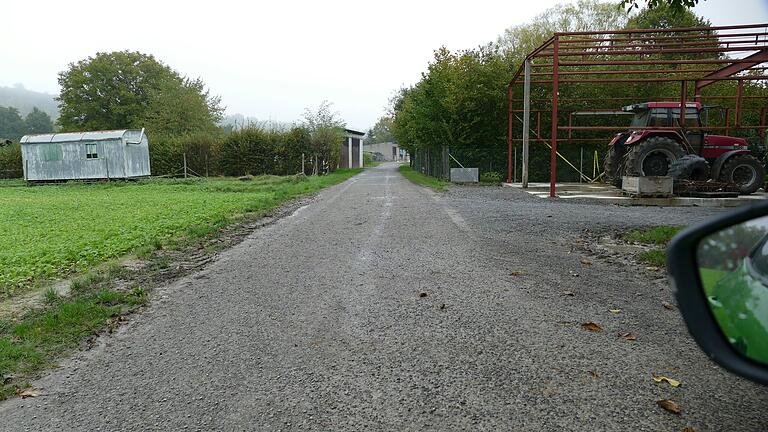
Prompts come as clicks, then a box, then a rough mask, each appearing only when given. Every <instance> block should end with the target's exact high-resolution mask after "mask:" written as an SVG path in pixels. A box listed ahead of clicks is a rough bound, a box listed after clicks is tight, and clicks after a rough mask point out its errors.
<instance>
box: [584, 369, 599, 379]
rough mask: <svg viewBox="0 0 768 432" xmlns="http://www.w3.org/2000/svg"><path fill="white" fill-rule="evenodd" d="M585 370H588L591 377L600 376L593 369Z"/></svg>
mask: <svg viewBox="0 0 768 432" xmlns="http://www.w3.org/2000/svg"><path fill="white" fill-rule="evenodd" d="M587 372H589V374H590V375H592V378H600V375H598V374H597V372H595V371H593V370H591V371H587Z"/></svg>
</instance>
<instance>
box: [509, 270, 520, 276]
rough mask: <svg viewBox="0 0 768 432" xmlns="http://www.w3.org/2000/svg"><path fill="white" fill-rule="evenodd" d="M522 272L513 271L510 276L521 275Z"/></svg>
mask: <svg viewBox="0 0 768 432" xmlns="http://www.w3.org/2000/svg"><path fill="white" fill-rule="evenodd" d="M522 274H523V272H521V271H513V272H511V273H509V275H510V276H521V275H522Z"/></svg>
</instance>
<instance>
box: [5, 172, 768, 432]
mask: <svg viewBox="0 0 768 432" xmlns="http://www.w3.org/2000/svg"><path fill="white" fill-rule="evenodd" d="M714 212H715V211H714V210H708V209H699V208H686V209H680V208H678V209H659V208H628V207H616V206H606V205H589V204H583V203H568V202H562V201H551V200H547V199H539V198H535V197H531V196H529V195H527V194H525V193H524V192H521V191H519V190H512V189H502V188H490V187H453V188H451V190H450V191H449V192H446V193H442V194H438V193H434V192H432V191H431V190H428V189H425V188H422V187H419V186H415V185H413V184H411V183H409V182H408V181H407V180H405V179H404V178H402V177H401V176H400V175H399V174H398V173H397V172H396V166H395V165H394V164H386V165H382V166H379V167H378V168H375V169H370V170H367V171H365V172H364V173H362V174H360V175H358V176H356V177H354V178H353V179H351V180H349V181H347V182H345V183H343V184H341V185H338V186H335V187H333V188H330V189H327V190H325V191H323V192H322V193H320V194H319V196H318V197H317V198H316V199H315V200H314V201H313V202H312V203H311V204H309V205H308V206H306V207H304V208H301V209H300V210H299V211H297V212H296V213H295V214H293V215H292V216H289V217H286V218H284V219H282V220H281V221H279V222H277V223H276V224H273V225H271V226H269V227H266V228H263V229H259V230H257V231H255V232H254V233H253V234H252V235H250V236H249V237H248V238H246V239H245V241H243V242H242V243H240V244H239V245H237V246H236V247H234V248H232V249H230V250H228V251H226V252H224V253H222V254H221V256H220V258H219V259H217V260H216V261H215V262H213V263H211V264H210V265H209V266H208V267H207V268H206V269H205V270H203V271H202V272H199V273H196V274H193V275H191V276H189V277H186V278H184V279H181V280H179V281H177V282H176V283H174V284H172V285H171V286H168V287H165V288H163V289H162V290H160V291H158V292H156V300H155V301H154V303H153V305H152V307H150V308H149V309H148V310H147V312H145V313H143V314H141V315H138V316H135V317H133V318H132V320H131V322H130V323H129V324H128V325H127V326H125V327H123V328H122V329H121V330H120V331H119V332H117V333H116V334H115V335H113V336H109V337H104V338H102V340H101V344H100V346H98V347H97V348H94V349H92V350H90V351H87V352H82V353H79V354H77V355H75V356H74V358H73V359H72V360H69V361H67V362H66V363H65V364H64V365H63V366H62V367H61V368H59V369H57V370H55V371H53V372H51V373H50V374H48V375H47V376H46V377H44V378H42V379H41V380H39V381H37V382H35V383H34V386H35V387H37V388H40V389H41V391H42V392H43V393H44V395H43V396H40V397H37V398H29V399H24V400H22V399H13V400H9V401H6V402H4V403H2V404H0V430H89V431H97V430H184V429H186V430H531V431H543V430H547V431H548V430H556V431H570V430H577V431H583V430H590V431H603V430H616V431H619V430H621V431H624V430H633V431H641V430H642V431H681V430H683V428H684V427H686V426H691V427H694V428H695V430H696V431H698V432H701V431H709V430H711V431H718V430H728V431H764V430H766V429H768V409H767V407H768V391H767V390H766V389H765V388H763V387H760V386H757V385H753V384H751V383H749V382H747V381H744V380H741V379H739V378H736V377H735V376H732V375H730V374H729V373H727V372H725V371H723V370H721V369H719V368H718V367H716V366H715V365H714V364H713V363H711V362H710V361H708V360H707V359H706V357H705V356H704V355H703V354H702V353H701V352H700V351H699V350H698V348H697V347H696V346H695V345H694V343H693V341H692V340H691V338H690V337H689V336H688V334H687V331H686V330H685V328H684V325H683V322H682V320H681V318H680V317H679V313H678V311H676V310H668V309H665V308H664V307H662V303H663V302H673V300H672V294H671V292H670V290H669V288H668V286H667V284H666V281H665V279H664V278H663V274H662V273H659V272H653V271H648V270H645V269H644V268H643V267H638V266H633V265H620V264H615V263H609V262H605V261H602V260H600V259H598V258H594V257H593V258H590V260H591V261H592V264H591V265H586V264H583V263H581V262H580V261H581V260H582V259H583V258H584V255H583V254H582V252H581V249H579V248H578V247H575V246H574V244H576V243H578V239H579V236H580V233H581V232H582V231H583V230H584V229H586V228H589V229H592V230H603V229H605V230H608V229H615V228H621V227H626V226H637V225H651V224H659V223H664V224H685V223H689V222H692V221H694V220H699V219H702V218H704V217H706V216H708V215H711V214H713V213H714ZM513 272H521V273H520V274H517V273H515V274H517V275H516V276H513V275H512V273H513ZM575 275H578V276H575ZM566 291H570V292H571V293H573V295H564V292H566ZM616 308H620V309H622V310H621V312H620V313H612V312H610V311H609V309H616ZM587 321H591V322H595V323H598V324H600V325H601V326H602V327H603V328H604V329H605V331H603V332H601V333H593V332H589V331H586V330H584V329H582V328H581V327H580V326H579V324H580V323H582V322H587ZM618 332H632V333H634V334H636V335H637V340H636V341H634V342H631V341H627V340H624V339H622V338H619V337H617V333H618ZM653 373H656V374H662V375H665V376H669V377H671V378H674V379H677V380H680V381H681V382H682V385H681V386H680V387H679V388H672V387H670V386H669V385H667V384H665V383H655V382H654V381H653V380H652V379H651V374H653ZM659 399H672V400H674V401H676V402H677V403H678V404H679V405H680V406H681V407H682V410H683V411H682V415H680V416H676V415H673V414H670V413H668V412H666V411H664V410H662V409H661V408H659V407H658V406H657V405H656V401H657V400H659Z"/></svg>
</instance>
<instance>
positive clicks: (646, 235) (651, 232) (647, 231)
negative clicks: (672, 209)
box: [622, 225, 683, 246]
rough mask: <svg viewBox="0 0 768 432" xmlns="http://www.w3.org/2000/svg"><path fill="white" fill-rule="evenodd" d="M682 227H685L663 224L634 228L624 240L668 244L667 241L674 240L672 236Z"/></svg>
mask: <svg viewBox="0 0 768 432" xmlns="http://www.w3.org/2000/svg"><path fill="white" fill-rule="evenodd" d="M682 229H683V227H677V226H666V225H662V226H657V227H653V228H644V229H637V230H632V231H630V232H628V233H627V234H625V235H624V236H622V237H623V238H624V240H626V241H630V242H638V243H648V244H654V245H663V246H666V245H667V243H669V241H670V240H672V237H674V236H675V235H676V234H677V233H678V232H680V230H682Z"/></svg>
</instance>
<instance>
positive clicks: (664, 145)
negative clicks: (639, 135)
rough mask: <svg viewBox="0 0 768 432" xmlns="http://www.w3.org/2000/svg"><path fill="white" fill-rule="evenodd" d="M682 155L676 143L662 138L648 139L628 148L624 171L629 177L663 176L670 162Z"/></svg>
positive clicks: (680, 148)
mask: <svg viewBox="0 0 768 432" xmlns="http://www.w3.org/2000/svg"><path fill="white" fill-rule="evenodd" d="M684 154H685V150H683V147H682V146H681V145H680V144H679V143H678V142H677V141H675V140H673V139H671V138H667V137H663V136H654V137H650V138H648V139H646V140H643V141H641V142H639V143H637V144H634V145H632V146H631V147H630V150H629V154H628V155H627V163H626V165H625V166H626V168H625V169H626V172H627V175H629V176H638V177H644V176H665V175H667V173H668V172H669V167H670V165H672V162H674V161H676V160H678V159H680V158H681V157H682V156H683V155H684Z"/></svg>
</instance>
